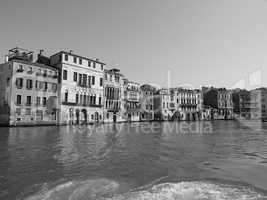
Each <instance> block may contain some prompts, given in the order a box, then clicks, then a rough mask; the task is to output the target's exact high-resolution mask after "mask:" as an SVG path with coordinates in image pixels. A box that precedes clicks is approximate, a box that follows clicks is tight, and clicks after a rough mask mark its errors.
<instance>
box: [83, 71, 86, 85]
mask: <svg viewBox="0 0 267 200" xmlns="http://www.w3.org/2000/svg"><path fill="white" fill-rule="evenodd" d="M86 84H87V75H86V74H83V87H86Z"/></svg>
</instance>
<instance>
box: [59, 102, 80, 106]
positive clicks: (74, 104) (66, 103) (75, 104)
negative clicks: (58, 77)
mask: <svg viewBox="0 0 267 200" xmlns="http://www.w3.org/2000/svg"><path fill="white" fill-rule="evenodd" d="M61 104H62V105H65V106H77V105H78V104H77V103H73V102H66V101H63V102H62V103H61Z"/></svg>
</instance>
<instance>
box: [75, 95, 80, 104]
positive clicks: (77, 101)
mask: <svg viewBox="0 0 267 200" xmlns="http://www.w3.org/2000/svg"><path fill="white" fill-rule="evenodd" d="M76 103H79V95H78V94H76Z"/></svg>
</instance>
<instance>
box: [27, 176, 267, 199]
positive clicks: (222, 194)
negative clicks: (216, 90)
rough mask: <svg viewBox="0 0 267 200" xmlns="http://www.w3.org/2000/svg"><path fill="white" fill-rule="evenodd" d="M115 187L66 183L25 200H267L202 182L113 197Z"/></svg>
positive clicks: (164, 185)
mask: <svg viewBox="0 0 267 200" xmlns="http://www.w3.org/2000/svg"><path fill="white" fill-rule="evenodd" d="M119 187H120V184H119V183H117V182H115V181H112V180H108V179H92V180H91V179H90V180H86V181H70V182H67V183H64V184H61V185H58V186H56V187H54V188H52V189H48V190H47V191H41V192H39V193H37V194H35V195H33V196H31V197H29V198H26V200H267V197H266V196H263V194H260V193H259V192H256V191H254V190H253V189H250V188H248V187H244V186H233V185H226V184H215V183H211V182H203V181H192V182H180V183H162V184H158V185H154V186H151V187H150V188H149V189H143V190H138V191H131V190H130V191H129V192H127V193H124V194H116V193H117V192H118V189H119Z"/></svg>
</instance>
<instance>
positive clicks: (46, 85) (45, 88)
mask: <svg viewBox="0 0 267 200" xmlns="http://www.w3.org/2000/svg"><path fill="white" fill-rule="evenodd" d="M44 85H45V87H44V90H45V91H47V88H48V83H47V82H44Z"/></svg>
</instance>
